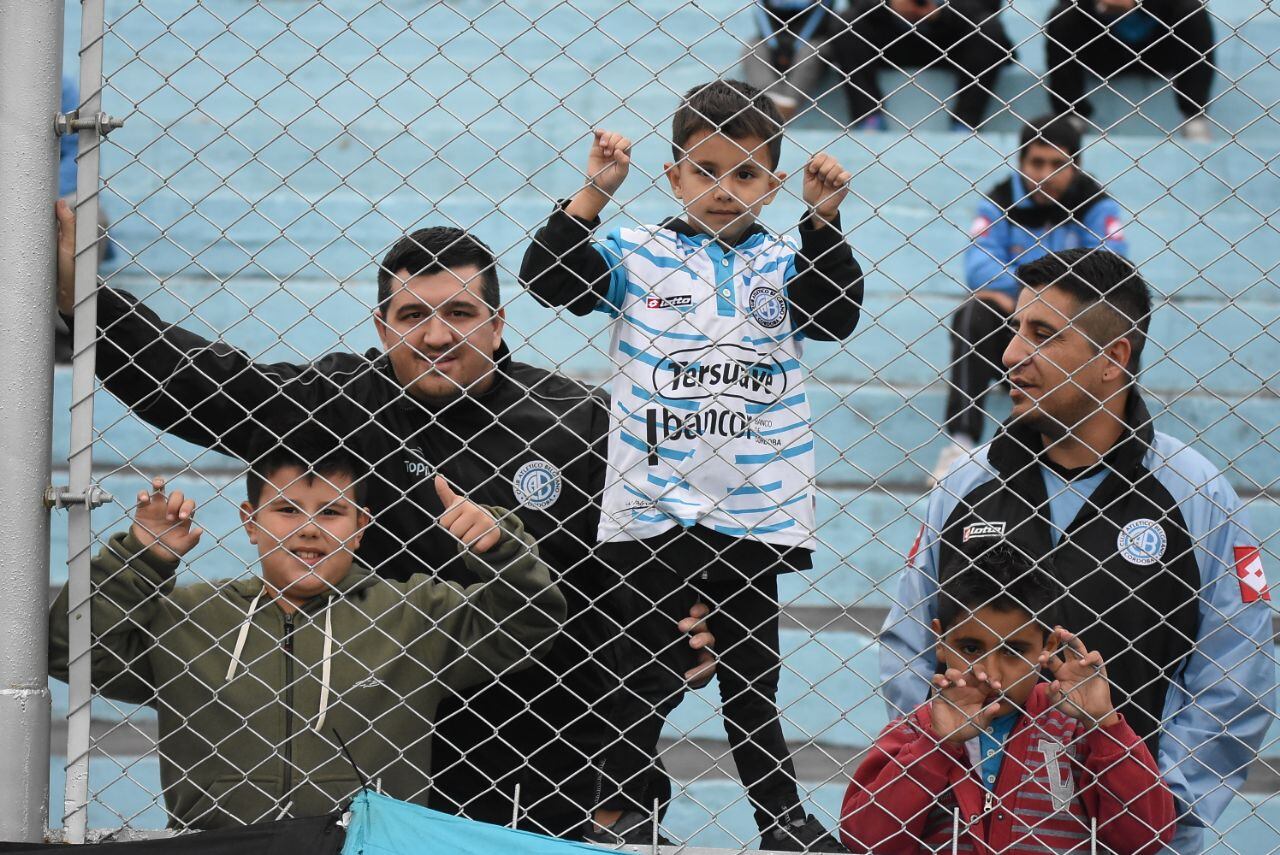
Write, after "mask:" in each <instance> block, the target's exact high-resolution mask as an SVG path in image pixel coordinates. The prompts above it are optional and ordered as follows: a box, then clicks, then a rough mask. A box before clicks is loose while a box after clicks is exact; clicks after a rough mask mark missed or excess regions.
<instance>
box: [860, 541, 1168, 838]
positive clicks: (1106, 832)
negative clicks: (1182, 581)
mask: <svg viewBox="0 0 1280 855" xmlns="http://www.w3.org/2000/svg"><path fill="white" fill-rule="evenodd" d="M1062 593H1063V592H1062V589H1061V588H1060V587H1059V586H1058V584H1057V583H1056V582H1055V581H1054V580H1053V579H1052V578H1051V577H1050V575H1049V574H1048V573H1047V572H1046V571H1045V570H1044V569H1043V568H1041V567H1037V566H1035V565H1033V564H1031V563H1030V562H1029V561H1028V560H1027V559H1026V558H1024V557H1023V556H1021V555H1020V554H1018V553H1015V552H1014V551H1013V550H1012V549H1010V548H1008V547H1006V546H998V547H995V548H993V549H989V550H987V551H986V553H985V554H984V555H982V556H981V557H979V558H977V559H974V560H973V561H972V562H971V563H969V564H968V565H967V566H966V567H964V568H962V569H960V570H958V571H957V572H955V573H954V574H953V575H951V576H950V577H949V578H946V579H944V580H943V583H942V585H941V590H940V592H939V597H938V618H937V619H936V620H934V621H933V630H934V632H935V633H936V634H937V636H938V647H937V651H938V660H939V662H940V663H941V667H940V668H939V670H940V671H944V673H940V674H938V675H936V676H935V677H934V678H933V682H934V687H935V691H934V695H933V698H932V699H931V700H929V701H926V702H925V703H924V704H922V705H921V706H920V707H919V708H918V709H917V710H916V711H915V712H914V713H912V714H911V715H910V716H906V717H904V718H900V719H898V720H896V721H893V722H891V723H890V724H889V725H888V726H887V727H886V728H885V729H884V731H883V732H882V733H881V734H880V737H879V738H878V739H877V740H876V744H875V745H874V746H873V747H872V749H871V751H870V753H869V754H868V755H867V757H866V759H864V760H863V761H862V764H861V765H860V766H859V767H858V771H857V773H856V774H855V775H854V779H853V782H852V783H850V785H849V790H848V792H847V793H846V794H845V799H844V810H843V811H842V816H843V818H842V821H841V823H840V832H841V837H842V839H843V841H844V844H845V845H846V846H848V847H849V848H850V849H851V850H852V851H854V852H868V851H869V852H873V853H917V852H937V851H943V852H951V851H952V849H951V846H952V841H953V839H954V840H956V842H957V846H956V851H957V852H970V853H980V855H1026V853H1045V852H1089V851H1091V850H1090V837H1091V834H1092V833H1093V832H1092V826H1093V824H1094V823H1096V825H1097V838H1098V844H1099V848H1098V850H1097V851H1099V852H1117V853H1146V852H1158V851H1159V850H1160V848H1161V844H1162V843H1163V842H1168V841H1169V840H1171V839H1172V837H1173V824H1174V804H1173V796H1172V795H1171V794H1170V792H1169V790H1168V788H1167V787H1166V786H1165V785H1164V782H1163V781H1162V780H1161V778H1160V773H1159V771H1158V770H1157V767H1156V763H1155V761H1154V760H1153V759H1152V757H1151V753H1150V752H1149V751H1148V750H1147V747H1146V745H1145V744H1144V743H1143V742H1142V741H1141V740H1140V739H1139V738H1138V736H1137V735H1136V734H1135V733H1134V732H1133V730H1132V728H1130V727H1129V725H1128V724H1127V723H1125V721H1124V719H1123V717H1121V716H1120V715H1119V714H1118V713H1117V712H1116V711H1115V709H1114V708H1113V707H1112V705H1111V688H1110V685H1109V684H1108V682H1107V672H1106V668H1105V667H1103V662H1102V656H1101V654H1099V653H1098V652H1097V651H1088V650H1086V648H1085V646H1084V644H1083V642H1081V641H1080V639H1079V638H1077V637H1076V636H1075V635H1073V634H1072V633H1070V632H1068V631H1066V630H1065V629H1063V628H1061V627H1057V626H1052V620H1051V615H1052V611H1053V606H1054V603H1055V602H1056V601H1057V600H1058V599H1059V598H1060V597H1061V596H1062ZM1051 627H1052V628H1051ZM1046 674H1047V676H1046V678H1045V680H1043V681H1042V679H1041V678H1042V675H1046Z"/></svg>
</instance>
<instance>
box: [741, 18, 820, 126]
mask: <svg viewBox="0 0 1280 855" xmlns="http://www.w3.org/2000/svg"><path fill="white" fill-rule="evenodd" d="M832 5H833V0H756V4H755V7H754V10H753V11H754V13H755V20H756V32H755V34H754V35H753V36H752V38H751V40H750V43H749V44H750V46H749V47H748V48H747V52H746V55H745V56H744V57H743V59H742V76H743V78H744V79H745V80H746V81H747V82H748V83H750V84H751V85H752V86H754V87H756V88H757V89H759V90H760V91H762V92H764V94H766V95H768V96H769V98H770V99H772V101H773V103H774V105H776V106H777V108H778V113H779V114H780V115H781V116H782V121H784V122H789V121H791V119H792V118H794V117H795V115H796V113H798V112H800V111H801V110H802V109H804V108H806V107H808V106H809V105H810V104H811V103H812V99H813V90H814V87H816V86H817V84H818V82H819V81H820V80H821V79H822V75H823V73H824V72H826V70H827V68H828V67H829V66H830V67H832V68H834V65H831V63H829V62H828V61H827V60H826V59H825V57H824V56H823V55H822V49H823V46H824V45H825V44H826V41H827V39H828V38H829V37H830V36H831V34H832V31H833V30H834V29H835V27H836V25H838V24H840V19H839V17H837V16H836V15H835V14H834V13H833V12H832V11H831V7H832Z"/></svg>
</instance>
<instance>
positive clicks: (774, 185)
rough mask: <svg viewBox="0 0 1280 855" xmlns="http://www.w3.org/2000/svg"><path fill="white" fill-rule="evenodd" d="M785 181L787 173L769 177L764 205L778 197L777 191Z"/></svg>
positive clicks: (775, 173)
mask: <svg viewBox="0 0 1280 855" xmlns="http://www.w3.org/2000/svg"><path fill="white" fill-rule="evenodd" d="M786 180H787V173H785V172H774V173H771V174H770V175H769V192H768V193H767V194H766V195H765V197H764V204H766V205H768V204H769V203H770V202H772V201H773V199H774V197H775V196H777V195H778V191H779V190H781V189H782V182H783V181H786Z"/></svg>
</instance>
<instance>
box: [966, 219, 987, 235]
mask: <svg viewBox="0 0 1280 855" xmlns="http://www.w3.org/2000/svg"><path fill="white" fill-rule="evenodd" d="M990 228H991V220H990V219H988V218H987V217H983V216H978V217H975V218H974V220H973V222H972V223H971V224H970V225H969V237H971V238H980V237H982V236H983V235H985V234H986V233H987V231H988V230H990Z"/></svg>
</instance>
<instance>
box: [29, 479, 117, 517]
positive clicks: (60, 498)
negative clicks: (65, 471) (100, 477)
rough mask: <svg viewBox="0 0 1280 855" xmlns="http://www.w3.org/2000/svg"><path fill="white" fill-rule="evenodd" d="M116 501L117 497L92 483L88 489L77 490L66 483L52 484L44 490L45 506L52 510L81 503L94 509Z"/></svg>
mask: <svg viewBox="0 0 1280 855" xmlns="http://www.w3.org/2000/svg"><path fill="white" fill-rule="evenodd" d="M114 501H115V497H114V496H112V495H111V494H110V493H108V492H107V491H106V490H104V489H102V488H101V487H99V486H98V485H97V484H90V485H89V487H88V488H87V489H85V490H79V491H75V492H72V490H71V488H70V487H68V486H67V485H66V484H61V485H50V486H49V487H47V488H45V491H44V506H45V507H46V508H48V509H49V510H51V511H52V510H57V509H59V508H70V507H74V506H79V505H84V506H86V507H88V508H89V509H90V510H92V509H93V508H100V507H102V506H103V505H105V504H107V503H108V502H114Z"/></svg>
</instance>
